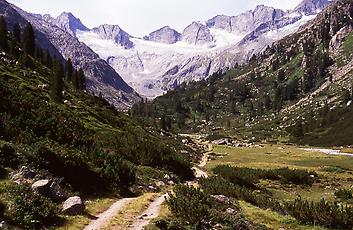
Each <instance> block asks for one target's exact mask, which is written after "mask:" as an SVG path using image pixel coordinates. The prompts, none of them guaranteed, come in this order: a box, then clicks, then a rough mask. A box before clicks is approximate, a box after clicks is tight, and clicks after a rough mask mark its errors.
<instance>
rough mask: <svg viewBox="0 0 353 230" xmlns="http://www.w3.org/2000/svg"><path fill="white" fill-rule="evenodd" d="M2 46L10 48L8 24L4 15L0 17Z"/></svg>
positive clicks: (3, 48)
mask: <svg viewBox="0 0 353 230" xmlns="http://www.w3.org/2000/svg"><path fill="white" fill-rule="evenodd" d="M0 48H1V49H2V50H5V51H7V50H8V44H7V26H6V21H5V18H4V17H3V16H1V17H0Z"/></svg>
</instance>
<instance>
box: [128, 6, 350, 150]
mask: <svg viewBox="0 0 353 230" xmlns="http://www.w3.org/2000/svg"><path fill="white" fill-rule="evenodd" d="M352 16H353V5H352V2H351V1H348V0H342V1H337V2H335V3H333V4H331V5H330V6H329V7H328V8H327V9H326V10H324V11H323V12H321V13H320V14H319V15H318V16H317V18H316V19H314V20H313V21H311V22H309V23H308V24H307V25H305V26H303V27H302V28H301V29H300V30H299V31H298V32H297V33H294V34H292V35H289V36H287V37H285V38H284V39H282V40H280V41H279V42H276V43H275V44H273V45H272V46H271V47H268V48H267V49H266V50H264V51H263V52H262V53H261V54H259V55H257V56H253V57H252V58H251V59H250V60H249V63H248V64H245V65H236V66H235V67H234V68H232V69H230V70H229V71H226V72H224V73H222V72H219V73H217V74H214V75H213V76H211V77H209V78H208V79H207V80H202V81H200V82H193V83H190V84H188V85H186V84H183V85H181V86H180V87H179V88H178V89H176V90H175V91H171V92H168V93H167V94H166V95H164V96H161V97H159V98H157V99H156V100H155V101H153V102H143V103H140V104H138V105H135V107H134V108H133V109H132V110H131V114H132V115H133V116H135V117H137V118H139V119H141V120H144V121H145V122H147V123H154V124H157V125H159V126H160V127H161V128H163V129H167V130H168V129H172V130H175V131H179V130H183V131H184V132H185V131H188V132H201V133H208V134H210V133H211V134H214V135H215V136H217V137H219V136H238V137H239V138H243V139H250V138H251V139H253V140H268V141H273V140H275V141H276V140H279V139H280V140H286V141H294V142H299V143H303V144H313V145H351V144H353V139H352V134H353V133H352V130H353V129H352V122H351V121H352V120H351V119H352V118H351V117H352V114H353V111H352V110H353V109H352V106H351V100H352V99H353V93H352V73H351V70H352V69H353V68H352V54H351V53H352V52H351V50H352V48H353V45H352V37H353V34H352V26H353V20H352ZM334 137H335V138H334Z"/></svg>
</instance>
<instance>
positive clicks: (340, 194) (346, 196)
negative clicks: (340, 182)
mask: <svg viewBox="0 0 353 230" xmlns="http://www.w3.org/2000/svg"><path fill="white" fill-rule="evenodd" d="M335 196H336V197H337V198H338V199H341V200H344V201H346V200H350V199H352V198H353V194H352V191H350V190H347V189H340V190H338V191H336V192H335Z"/></svg>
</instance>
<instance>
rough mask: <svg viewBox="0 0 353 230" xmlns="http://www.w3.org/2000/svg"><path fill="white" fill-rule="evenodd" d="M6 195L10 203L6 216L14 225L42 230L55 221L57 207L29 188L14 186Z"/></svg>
mask: <svg viewBox="0 0 353 230" xmlns="http://www.w3.org/2000/svg"><path fill="white" fill-rule="evenodd" d="M6 193H7V195H6V196H7V197H8V198H7V199H8V203H9V205H8V206H9V207H8V212H7V213H6V215H7V216H8V217H9V219H10V220H11V221H13V224H16V225H19V226H21V227H23V228H26V229H40V228H43V227H44V226H46V225H48V224H50V223H53V221H55V219H56V217H57V213H58V210H57V208H56V206H55V205H54V204H53V203H52V202H51V201H50V200H48V199H47V198H44V197H42V196H41V195H39V194H35V193H33V191H32V190H31V189H30V188H29V187H26V186H23V185H13V186H12V187H11V188H8V189H7V191H6Z"/></svg>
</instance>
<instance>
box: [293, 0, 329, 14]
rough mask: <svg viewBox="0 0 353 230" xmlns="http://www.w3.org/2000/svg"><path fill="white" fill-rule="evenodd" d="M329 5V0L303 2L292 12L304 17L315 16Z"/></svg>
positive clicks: (305, 0) (306, 0)
mask: <svg viewBox="0 0 353 230" xmlns="http://www.w3.org/2000/svg"><path fill="white" fill-rule="evenodd" d="M329 4H330V1H329V0H304V1H302V2H301V3H300V4H299V5H298V6H297V7H296V8H295V9H294V11H295V12H299V13H303V14H304V15H312V14H316V13H317V12H318V11H320V10H322V9H323V8H325V7H326V6H327V5H329Z"/></svg>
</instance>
